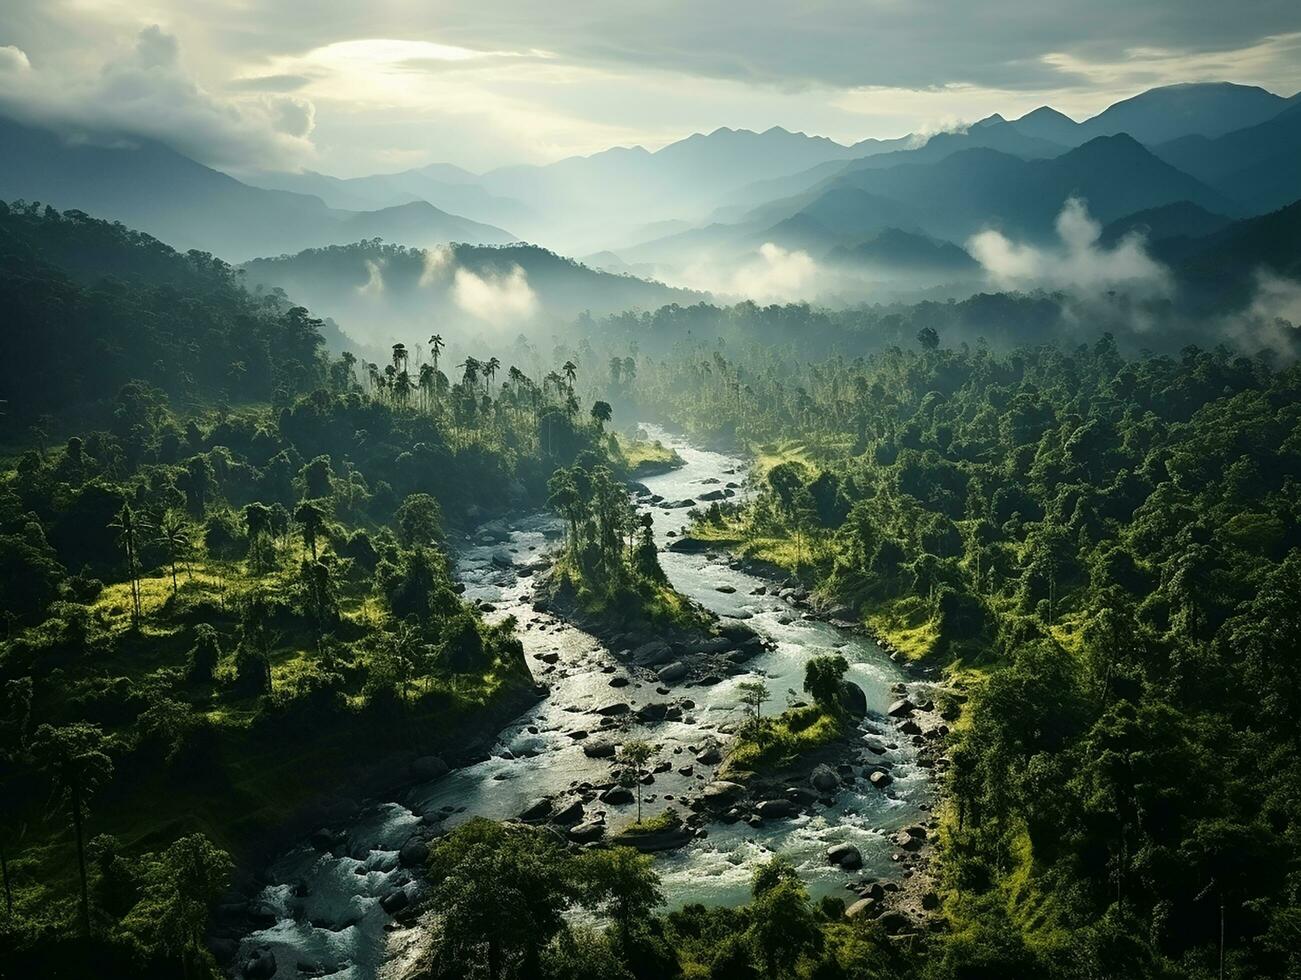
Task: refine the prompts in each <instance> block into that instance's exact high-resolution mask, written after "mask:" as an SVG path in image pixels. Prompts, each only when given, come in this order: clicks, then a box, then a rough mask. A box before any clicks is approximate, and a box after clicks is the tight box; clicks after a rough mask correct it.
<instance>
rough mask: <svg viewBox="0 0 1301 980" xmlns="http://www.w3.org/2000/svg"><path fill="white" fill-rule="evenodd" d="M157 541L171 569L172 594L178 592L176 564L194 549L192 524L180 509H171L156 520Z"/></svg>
mask: <svg viewBox="0 0 1301 980" xmlns="http://www.w3.org/2000/svg"><path fill="white" fill-rule="evenodd" d="M158 543H159V544H161V545H162V546H163V551H164V552H165V553H166V554H167V563H168V565H170V566H171V571H172V595H176V594H177V593H178V592H179V586H178V585H177V583H176V566H177V564H178V563H179V562H182V561H186V560H188V558H189V556H190V554H191V553H192V552H193V551H194V525H193V524H191V523H190V521H189V519H188V518H187V517H186V516H185V514H183V513H182V512H181V511H179V510H176V509H172V510H169V511H168V512H167V513H165V514H164V515H163V519H162V520H161V521H159V522H158Z"/></svg>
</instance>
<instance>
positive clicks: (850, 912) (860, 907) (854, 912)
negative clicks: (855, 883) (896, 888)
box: [845, 898, 877, 919]
mask: <svg viewBox="0 0 1301 980" xmlns="http://www.w3.org/2000/svg"><path fill="white" fill-rule="evenodd" d="M876 905H877V902H876V899H874V898H860V899H859V900H858V901H857V902H855V903H854V904H853V905H851V906H850V907H849V908H847V909H845V918H846V919H870V918H871V917H872V914H873V913H874V912H875V911H876Z"/></svg>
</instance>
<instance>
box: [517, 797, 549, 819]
mask: <svg viewBox="0 0 1301 980" xmlns="http://www.w3.org/2000/svg"><path fill="white" fill-rule="evenodd" d="M550 814H551V798H550V797H549V796H542V797H539V798H538V799H536V800H534V801H533V802H532V803H530V804H529V805H528V806H526V807H525V808H524V810H523V811H522V812H521V813H520V815H519V818H520V819H521V820H542V819H544V818H545V817H547V816H549V815H550Z"/></svg>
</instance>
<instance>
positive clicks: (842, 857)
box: [827, 844, 863, 871]
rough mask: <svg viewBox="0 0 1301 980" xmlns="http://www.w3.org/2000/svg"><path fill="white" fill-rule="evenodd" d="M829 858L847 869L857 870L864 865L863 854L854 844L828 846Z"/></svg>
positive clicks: (832, 862)
mask: <svg viewBox="0 0 1301 980" xmlns="http://www.w3.org/2000/svg"><path fill="white" fill-rule="evenodd" d="M827 860H828V861H829V862H830V863H831V864H835V865H839V866H840V867H842V868H844V869H845V870H846V871H857V870H858V869H859V868H861V867H862V866H863V854H862V852H861V851H860V850H859V849H858V848H857V847H855V846H854V845H853V844H833V845H831V847H828V848H827Z"/></svg>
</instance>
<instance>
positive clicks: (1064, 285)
mask: <svg viewBox="0 0 1301 980" xmlns="http://www.w3.org/2000/svg"><path fill="white" fill-rule="evenodd" d="M1101 234H1102V227H1101V226H1100V225H1099V224H1098V222H1096V221H1095V220H1094V219H1093V218H1092V217H1090V216H1089V212H1088V208H1087V207H1086V205H1085V203H1084V202H1083V201H1081V200H1080V199H1079V198H1071V199H1070V200H1068V201H1067V202H1066V204H1065V206H1063V208H1062V210H1061V213H1060V214H1059V215H1058V216H1057V239H1058V241H1057V244H1056V245H1055V246H1052V247H1040V246H1037V245H1032V244H1029V243H1018V242H1014V241H1012V240H1010V239H1009V238H1007V237H1006V236H1005V235H1003V234H1002V233H1001V232H998V231H993V230H989V231H982V232H981V233H980V234H978V235H974V236H972V237H971V238H970V239H969V240H968V242H967V251H968V252H970V253H971V254H972V256H973V257H974V258H975V259H976V261H978V262H979V263H980V264H981V265H982V266H983V267H984V269H985V272H986V274H987V275H988V276H989V278H990V279H991V280H992V281H993V282H994V283H995V284H997V285H998V286H1000V287H1003V288H1011V289H1025V288H1035V287H1042V288H1049V289H1064V290H1069V291H1074V292H1085V293H1088V292H1096V291H1098V290H1105V289H1124V290H1126V291H1129V292H1134V293H1140V294H1146V295H1160V294H1163V293H1166V292H1168V291H1169V289H1170V277H1169V274H1168V272H1167V271H1166V269H1165V267H1164V266H1162V265H1161V264H1160V263H1159V262H1157V261H1156V260H1154V259H1153V258H1152V257H1151V256H1150V255H1148V254H1147V247H1146V245H1147V243H1146V242H1145V240H1144V239H1143V237H1142V236H1141V235H1138V234H1129V235H1126V236H1125V237H1124V238H1122V239H1121V240H1120V241H1119V242H1117V243H1116V244H1115V246H1114V247H1112V248H1107V247H1105V246H1104V245H1102V244H1101V243H1100V242H1099V239H1100V237H1101Z"/></svg>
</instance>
